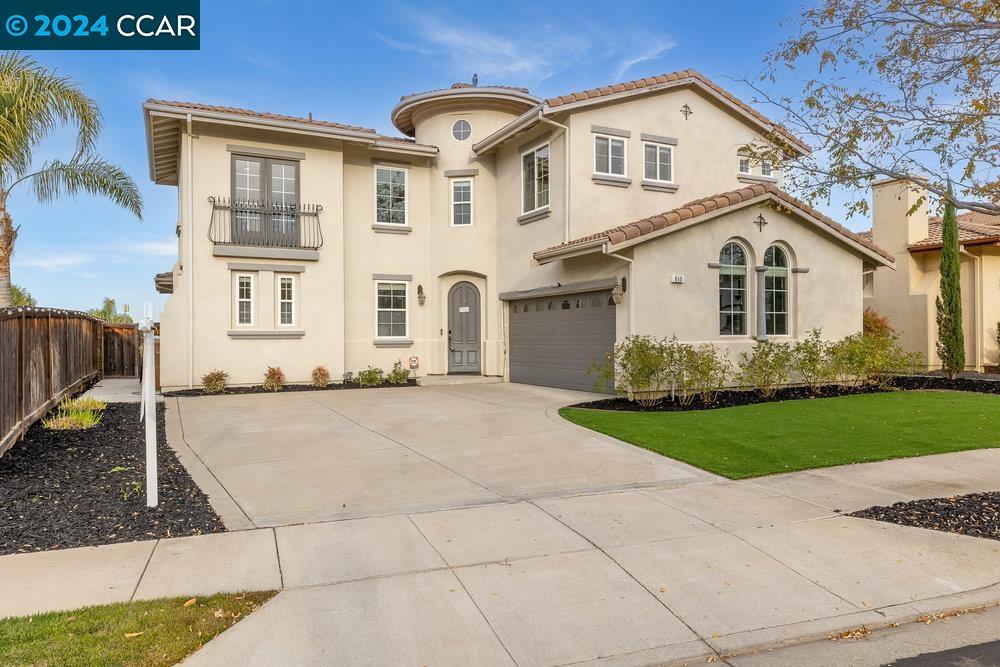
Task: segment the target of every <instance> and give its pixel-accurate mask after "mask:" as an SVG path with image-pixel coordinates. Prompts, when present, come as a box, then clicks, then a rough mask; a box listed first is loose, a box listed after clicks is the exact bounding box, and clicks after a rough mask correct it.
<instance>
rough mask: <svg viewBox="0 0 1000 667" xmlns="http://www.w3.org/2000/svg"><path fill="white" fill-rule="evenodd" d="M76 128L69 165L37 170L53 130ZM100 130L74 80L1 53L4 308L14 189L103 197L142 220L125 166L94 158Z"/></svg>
mask: <svg viewBox="0 0 1000 667" xmlns="http://www.w3.org/2000/svg"><path fill="white" fill-rule="evenodd" d="M70 124H73V125H76V127H77V137H76V152H75V153H74V155H73V157H72V158H71V159H70V160H69V161H68V162H64V161H62V160H57V159H53V160H49V161H47V162H44V163H42V164H41V165H40V166H37V167H36V166H35V161H34V155H33V152H34V149H35V147H36V146H37V145H38V144H39V143H40V142H41V141H42V140H43V139H44V138H45V137H46V135H48V134H49V133H50V132H51V131H52V130H54V129H56V128H57V127H60V126H65V125H70ZM100 131H101V112H100V109H98V108H97V104H96V103H95V102H94V100H92V99H90V98H89V97H87V95H86V94H84V92H83V91H82V90H81V89H80V87H79V85H78V84H77V83H76V82H75V81H73V80H71V79H69V78H68V77H63V76H57V75H56V73H55V71H54V70H47V69H45V68H44V67H42V66H41V65H39V64H38V63H37V62H36V61H35V60H34V59H33V58H31V57H30V56H24V55H21V54H20V53H17V52H13V51H12V52H6V53H2V54H0V308H7V307H9V306H11V304H12V298H11V282H10V258H11V256H12V255H13V254H14V241H16V240H17V232H18V229H19V227H15V226H14V221H13V220H12V219H11V217H10V212H9V211H8V210H7V202H8V201H9V198H10V194H11V192H13V191H14V190H15V189H16V188H18V187H20V186H23V187H30V188H31V189H32V191H33V192H34V195H35V198H36V199H37V200H38V201H40V202H50V201H52V200H54V199H56V198H58V197H60V196H62V195H76V194H79V193H81V192H84V193H88V194H93V195H104V196H105V197H108V198H109V199H111V200H112V201H113V202H115V203H116V204H118V205H119V206H121V207H122V208H124V209H126V210H128V211H130V212H132V213H134V214H135V215H136V217H138V218H139V219H142V196H141V195H140V194H139V188H138V186H136V184H135V182H134V181H133V180H132V179H131V178H130V177H129V176H128V174H126V173H125V172H124V171H123V170H122V169H121V168H120V167H118V166H116V165H114V164H111V163H110V162H107V161H106V160H104V159H103V158H101V157H100V156H98V155H94V154H93V153H92V152H91V151H92V150H93V149H94V145H95V143H96V141H97V136H98V134H100Z"/></svg>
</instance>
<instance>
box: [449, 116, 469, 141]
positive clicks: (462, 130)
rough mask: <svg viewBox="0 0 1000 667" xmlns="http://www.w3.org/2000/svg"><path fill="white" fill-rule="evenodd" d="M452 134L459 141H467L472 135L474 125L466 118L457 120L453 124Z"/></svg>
mask: <svg viewBox="0 0 1000 667" xmlns="http://www.w3.org/2000/svg"><path fill="white" fill-rule="evenodd" d="M451 136H453V137H455V138H456V139H457V140H459V141H465V140H466V139H468V138H469V137H470V136H472V125H470V124H469V121H467V120H465V119H462V120H456V121H455V124H454V125H452V126H451Z"/></svg>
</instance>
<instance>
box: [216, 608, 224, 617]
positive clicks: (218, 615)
mask: <svg viewBox="0 0 1000 667" xmlns="http://www.w3.org/2000/svg"><path fill="white" fill-rule="evenodd" d="M213 615H214V616H215V617H216V618H225V617H226V612H224V611H222V610H221V609H216V610H215V614H213Z"/></svg>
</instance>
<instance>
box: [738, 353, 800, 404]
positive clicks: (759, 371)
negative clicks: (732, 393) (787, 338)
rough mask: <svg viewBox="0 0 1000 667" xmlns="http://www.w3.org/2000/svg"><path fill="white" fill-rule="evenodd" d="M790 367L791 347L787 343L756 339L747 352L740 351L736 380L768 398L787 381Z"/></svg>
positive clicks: (742, 385)
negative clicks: (751, 348)
mask: <svg viewBox="0 0 1000 667" xmlns="http://www.w3.org/2000/svg"><path fill="white" fill-rule="evenodd" d="M791 369H792V349H791V347H789V345H788V344H787V343H778V342H775V341H773V340H764V341H757V344H756V345H754V346H753V350H752V351H751V352H750V353H749V354H747V353H746V352H741V353H740V361H739V364H737V369H736V382H737V383H738V384H739V385H740V386H741V387H746V388H748V389H754V390H756V391H758V392H760V394H761V395H762V396H764V397H765V398H770V397H771V396H774V393H775V392H776V391H778V388H779V387H781V386H782V385H784V384H787V383H788V375H789V373H790V372H791Z"/></svg>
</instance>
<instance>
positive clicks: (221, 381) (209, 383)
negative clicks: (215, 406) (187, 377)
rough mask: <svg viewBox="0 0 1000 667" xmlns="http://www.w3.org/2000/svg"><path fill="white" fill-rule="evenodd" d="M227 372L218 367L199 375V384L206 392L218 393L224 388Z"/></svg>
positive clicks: (227, 376) (227, 377)
mask: <svg viewBox="0 0 1000 667" xmlns="http://www.w3.org/2000/svg"><path fill="white" fill-rule="evenodd" d="M228 379H229V373H227V372H225V371H220V370H218V369H216V370H214V371H212V372H211V373H205V374H204V375H203V376H201V386H202V387H203V388H204V392H205V393H206V394H220V393H222V390H223V389H225V388H226V380H228Z"/></svg>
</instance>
